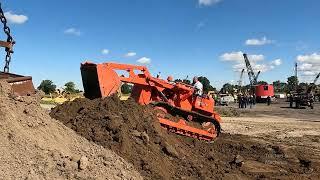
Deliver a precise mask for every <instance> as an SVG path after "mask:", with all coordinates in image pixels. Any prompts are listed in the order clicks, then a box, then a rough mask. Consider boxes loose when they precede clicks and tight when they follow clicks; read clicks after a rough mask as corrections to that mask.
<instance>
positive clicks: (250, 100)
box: [249, 95, 253, 109]
mask: <svg viewBox="0 0 320 180" xmlns="http://www.w3.org/2000/svg"><path fill="white" fill-rule="evenodd" d="M252 105H253V96H252V95H250V96H249V106H250V109H251V108H252Z"/></svg>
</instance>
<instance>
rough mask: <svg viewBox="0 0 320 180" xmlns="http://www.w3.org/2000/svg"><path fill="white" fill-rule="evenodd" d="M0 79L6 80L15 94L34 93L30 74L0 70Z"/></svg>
mask: <svg viewBox="0 0 320 180" xmlns="http://www.w3.org/2000/svg"><path fill="white" fill-rule="evenodd" d="M0 80H5V81H7V82H8V83H9V84H10V85H11V88H12V92H13V93H14V94H15V95H19V96H27V95H32V94H35V93H36V90H35V89H34V86H33V83H32V77H31V76H22V75H18V74H12V73H5V72H0Z"/></svg>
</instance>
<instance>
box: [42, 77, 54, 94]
mask: <svg viewBox="0 0 320 180" xmlns="http://www.w3.org/2000/svg"><path fill="white" fill-rule="evenodd" d="M56 87H57V86H56V85H55V84H53V82H52V81H51V80H48V79H47V80H43V81H42V82H41V84H40V85H39V86H38V90H42V91H43V92H44V93H46V94H50V93H53V92H55V90H56Z"/></svg>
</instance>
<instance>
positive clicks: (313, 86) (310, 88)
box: [307, 73, 320, 93]
mask: <svg viewBox="0 0 320 180" xmlns="http://www.w3.org/2000/svg"><path fill="white" fill-rule="evenodd" d="M319 77H320V73H319V74H318V75H317V76H316V78H315V79H314V80H313V83H310V86H309V88H308V90H307V93H311V91H312V90H313V89H314V88H315V86H316V83H317V81H318V79H319Z"/></svg>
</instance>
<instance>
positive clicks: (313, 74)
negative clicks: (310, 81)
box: [302, 71, 316, 76]
mask: <svg viewBox="0 0 320 180" xmlns="http://www.w3.org/2000/svg"><path fill="white" fill-rule="evenodd" d="M302 75H304V76H315V75H316V72H314V71H304V72H302Z"/></svg>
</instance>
